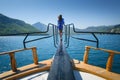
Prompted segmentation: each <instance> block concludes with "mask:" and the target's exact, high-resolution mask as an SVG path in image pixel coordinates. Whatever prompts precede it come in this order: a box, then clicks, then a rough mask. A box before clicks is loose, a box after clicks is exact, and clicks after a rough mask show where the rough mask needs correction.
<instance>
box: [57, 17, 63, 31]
mask: <svg viewBox="0 0 120 80" xmlns="http://www.w3.org/2000/svg"><path fill="white" fill-rule="evenodd" d="M63 25H64V19H62V20H61V21H59V20H58V28H59V30H62V29H63Z"/></svg>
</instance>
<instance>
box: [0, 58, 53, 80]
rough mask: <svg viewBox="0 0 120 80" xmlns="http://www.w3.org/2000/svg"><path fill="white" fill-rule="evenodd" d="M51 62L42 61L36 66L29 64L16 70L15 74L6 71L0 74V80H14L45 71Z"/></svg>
mask: <svg viewBox="0 0 120 80" xmlns="http://www.w3.org/2000/svg"><path fill="white" fill-rule="evenodd" d="M51 61H52V59H49V60H44V61H41V62H39V63H38V65H36V64H30V65H27V66H24V67H20V68H18V71H17V72H13V71H12V70H11V71H8V72H4V73H2V74H0V80H16V79H19V78H22V77H25V76H28V75H31V74H34V73H37V72H41V71H47V70H49V69H50V67H51Z"/></svg>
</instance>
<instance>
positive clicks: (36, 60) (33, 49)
mask: <svg viewBox="0 0 120 80" xmlns="http://www.w3.org/2000/svg"><path fill="white" fill-rule="evenodd" d="M32 53H33V60H34V63H35V64H36V65H37V64H38V56H37V51H36V47H34V48H32Z"/></svg>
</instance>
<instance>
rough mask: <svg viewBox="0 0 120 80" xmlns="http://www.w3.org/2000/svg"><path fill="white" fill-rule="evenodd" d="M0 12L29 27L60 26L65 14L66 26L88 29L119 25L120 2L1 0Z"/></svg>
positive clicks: (99, 0)
mask: <svg viewBox="0 0 120 80" xmlns="http://www.w3.org/2000/svg"><path fill="white" fill-rule="evenodd" d="M0 13H1V14H4V15H6V16H9V17H11V18H15V19H20V20H23V21H25V22H26V23H29V24H34V23H36V22H41V23H44V24H46V25H47V24H48V23H53V24H57V20H58V16H59V15H60V14H62V15H63V18H64V20H65V24H70V23H74V24H75V27H77V28H80V29H84V28H86V27H88V26H101V25H115V24H120V0H0Z"/></svg>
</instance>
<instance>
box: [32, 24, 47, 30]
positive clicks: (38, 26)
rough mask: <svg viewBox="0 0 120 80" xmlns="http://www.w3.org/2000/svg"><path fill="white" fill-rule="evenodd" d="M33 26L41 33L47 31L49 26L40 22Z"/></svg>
mask: <svg viewBox="0 0 120 80" xmlns="http://www.w3.org/2000/svg"><path fill="white" fill-rule="evenodd" d="M32 26H34V27H35V28H37V29H39V30H40V31H46V29H47V25H45V24H43V23H40V22H37V23H34V24H32Z"/></svg>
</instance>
